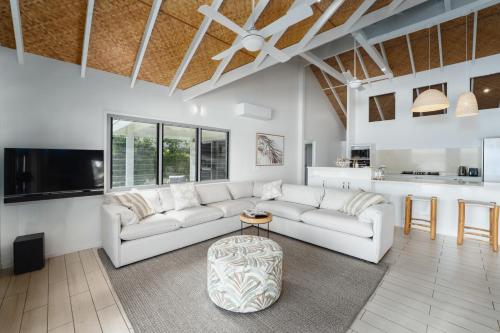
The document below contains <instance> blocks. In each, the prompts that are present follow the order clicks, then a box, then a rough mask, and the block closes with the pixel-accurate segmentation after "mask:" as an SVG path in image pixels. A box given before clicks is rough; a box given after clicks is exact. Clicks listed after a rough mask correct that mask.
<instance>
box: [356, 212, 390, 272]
mask: <svg viewBox="0 0 500 333" xmlns="http://www.w3.org/2000/svg"><path fill="white" fill-rule="evenodd" d="M359 220H360V221H363V222H371V223H373V242H374V243H375V251H376V253H375V256H376V258H377V262H378V260H380V259H382V257H383V256H384V255H385V253H386V252H387V251H388V250H389V249H390V248H391V247H392V244H393V242H394V222H395V212H394V205H393V204H392V203H383V204H379V205H374V206H371V207H369V208H367V209H366V210H365V211H364V212H363V213H361V215H360V216H359Z"/></svg>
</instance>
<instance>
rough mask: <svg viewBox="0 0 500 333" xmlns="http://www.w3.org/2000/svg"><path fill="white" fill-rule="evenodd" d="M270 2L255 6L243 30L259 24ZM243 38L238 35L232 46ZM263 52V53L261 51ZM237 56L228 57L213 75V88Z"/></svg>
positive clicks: (262, 1)
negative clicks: (259, 19)
mask: <svg viewBox="0 0 500 333" xmlns="http://www.w3.org/2000/svg"><path fill="white" fill-rule="evenodd" d="M268 3H269V0H260V1H259V3H258V4H257V6H255V9H254V10H253V11H252V14H250V16H249V17H248V19H247V21H246V22H245V25H244V26H243V29H245V30H249V29H250V28H251V27H252V26H253V25H254V23H255V22H257V20H258V18H259V16H260V15H261V14H262V13H263V12H264V9H266V6H267V5H268ZM242 39H243V37H241V36H240V35H238V36H237V37H236V38H235V39H234V41H233V44H232V45H235V44H238V43H239V42H241V40H242ZM232 45H231V46H232ZM261 52H262V51H261ZM235 54H236V52H233V53H232V54H231V55H228V56H227V57H225V58H224V59H222V61H221V62H220V63H219V65H218V66H217V69H216V70H215V72H214V74H213V75H212V78H211V79H210V82H211V83H212V86H214V85H215V84H216V83H217V81H218V80H219V78H220V76H221V75H222V73H224V70H225V69H226V67H227V65H229V63H230V62H231V59H233V56H234V55H235Z"/></svg>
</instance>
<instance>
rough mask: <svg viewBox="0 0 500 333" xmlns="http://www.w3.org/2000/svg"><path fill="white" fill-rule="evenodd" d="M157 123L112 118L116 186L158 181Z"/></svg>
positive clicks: (112, 169)
mask: <svg viewBox="0 0 500 333" xmlns="http://www.w3.org/2000/svg"><path fill="white" fill-rule="evenodd" d="M157 127H158V126H157V124H151V123H145V122H136V121H128V120H121V119H113V120H112V136H111V143H112V144H111V147H112V148H111V152H112V160H111V166H112V167H111V175H112V176H111V179H112V184H111V186H112V187H123V186H127V187H129V186H137V185H154V184H157V175H158V169H157V167H158V165H157V163H156V161H157V147H158V129H157Z"/></svg>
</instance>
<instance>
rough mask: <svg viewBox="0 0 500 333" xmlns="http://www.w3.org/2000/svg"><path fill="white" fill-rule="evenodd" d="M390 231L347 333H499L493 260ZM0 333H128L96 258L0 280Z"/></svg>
mask: <svg viewBox="0 0 500 333" xmlns="http://www.w3.org/2000/svg"><path fill="white" fill-rule="evenodd" d="M455 242H456V240H455V239H454V238H448V237H440V236H438V239H436V240H435V241H430V240H429V239H428V233H425V232H422V231H418V230H413V231H412V233H411V234H410V236H403V234H402V231H401V229H400V228H396V237H395V243H394V247H393V249H392V250H391V251H390V252H389V254H388V255H386V257H385V258H384V262H387V263H388V264H390V268H389V271H388V273H387V275H386V276H385V277H384V279H383V281H382V282H381V284H380V286H379V287H378V288H377V290H376V291H375V293H374V295H373V296H372V297H371V299H370V301H369V302H368V303H367V305H366V306H365V308H364V309H363V310H362V311H361V312H360V314H359V315H358V318H357V319H356V321H355V322H354V323H353V325H352V330H351V331H350V332H358V333H364V332H499V331H500V256H499V255H498V254H495V253H493V252H491V250H490V249H489V248H488V246H487V244H484V243H479V242H477V241H472V240H466V242H465V243H464V245H463V246H462V247H460V248H457V246H456V243H455ZM0 299H1V300H2V302H1V307H0V331H1V332H2V333H3V332H9V333H10V332H20V331H21V332H47V331H48V332H85V333H91V332H132V329H131V328H130V327H131V326H130V323H129V322H128V320H127V319H126V317H125V316H124V315H123V311H122V308H121V305H120V304H119V302H118V300H117V297H116V294H115V293H114V291H113V290H112V288H111V287H110V283H109V280H108V278H107V276H106V274H105V271H104V269H103V268H102V266H101V264H100V261H99V259H98V257H97V253H96V251H95V250H85V251H80V252H77V253H72V254H69V255H66V256H61V257H56V258H52V259H50V260H49V262H48V265H46V266H45V269H43V270H41V271H37V272H33V273H28V274H23V275H18V276H12V275H11V274H8V273H4V274H3V275H0Z"/></svg>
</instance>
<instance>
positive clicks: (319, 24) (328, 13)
mask: <svg viewBox="0 0 500 333" xmlns="http://www.w3.org/2000/svg"><path fill="white" fill-rule="evenodd" d="M344 2H345V0H334V1H333V2H332V3H331V4H330V6H328V8H327V9H326V10H325V11H324V12H323V14H321V16H320V17H319V18H318V20H317V21H316V22H314V24H313V25H312V27H311V28H309V30H308V31H307V32H306V34H305V35H304V37H302V39H301V40H300V42H298V44H297V48H298V49H304V48H305V47H306V46H307V45H308V44H309V42H310V41H311V40H312V39H313V38H314V36H316V34H317V33H318V31H319V30H320V29H321V28H323V26H324V25H325V24H326V22H328V20H329V19H330V17H332V15H333V14H335V12H336V11H337V10H338V9H339V8H340V6H342V4H343V3H344Z"/></svg>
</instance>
